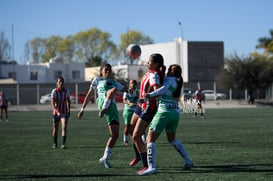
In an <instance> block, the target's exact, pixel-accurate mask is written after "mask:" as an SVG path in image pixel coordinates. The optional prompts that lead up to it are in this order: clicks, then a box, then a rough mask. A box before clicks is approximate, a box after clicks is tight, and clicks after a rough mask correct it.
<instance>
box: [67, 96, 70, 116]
mask: <svg viewBox="0 0 273 181" xmlns="http://www.w3.org/2000/svg"><path fill="white" fill-rule="evenodd" d="M70 104H71V102H70V94H69V95H68V96H67V100H66V108H67V113H68V115H70Z"/></svg>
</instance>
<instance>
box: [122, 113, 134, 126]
mask: <svg viewBox="0 0 273 181" xmlns="http://www.w3.org/2000/svg"><path fill="white" fill-rule="evenodd" d="M133 114H134V110H128V109H124V111H123V120H124V124H125V125H129V124H130V123H131V118H132V116H133Z"/></svg>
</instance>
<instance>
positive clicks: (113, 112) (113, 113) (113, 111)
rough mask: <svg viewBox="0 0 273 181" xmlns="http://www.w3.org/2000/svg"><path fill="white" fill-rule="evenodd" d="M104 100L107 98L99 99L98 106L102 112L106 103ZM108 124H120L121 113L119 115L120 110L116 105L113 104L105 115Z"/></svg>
mask: <svg viewBox="0 0 273 181" xmlns="http://www.w3.org/2000/svg"><path fill="white" fill-rule="evenodd" d="M104 99H105V97H102V96H100V97H98V98H97V105H98V108H99V109H100V110H101V108H102V105H103V103H104ZM104 116H105V118H106V121H107V124H108V125H110V124H111V123H117V124H119V113H118V109H117V105H116V103H113V102H112V103H111V104H110V106H109V108H108V110H107V112H106V113H105V114H104Z"/></svg>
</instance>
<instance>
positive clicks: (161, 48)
mask: <svg viewBox="0 0 273 181" xmlns="http://www.w3.org/2000/svg"><path fill="white" fill-rule="evenodd" d="M181 42H183V43H181ZM140 47H141V55H140V57H139V64H142V65H144V64H145V65H146V64H147V62H148V59H149V56H150V55H151V54H153V53H160V54H161V55H162V56H163V58H164V64H165V66H166V68H167V69H168V67H169V66H170V65H171V64H179V65H180V66H181V67H182V70H183V72H182V76H183V79H184V82H188V81H189V76H188V42H187V41H185V40H183V41H182V39H181V38H179V39H175V40H174V41H173V42H169V43H158V44H150V45H141V46H140ZM166 73H167V72H166Z"/></svg>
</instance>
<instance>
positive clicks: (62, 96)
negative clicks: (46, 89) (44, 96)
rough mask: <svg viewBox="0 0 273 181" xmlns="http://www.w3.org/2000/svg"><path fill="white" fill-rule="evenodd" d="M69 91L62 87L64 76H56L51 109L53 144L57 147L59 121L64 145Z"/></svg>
mask: <svg viewBox="0 0 273 181" xmlns="http://www.w3.org/2000/svg"><path fill="white" fill-rule="evenodd" d="M69 97H70V91H69V90H68V89H66V88H65V87H64V78H63V77H58V79H57V82H56V88H55V89H53V90H52V92H51V106H52V109H53V133H52V135H53V142H54V143H53V146H52V148H57V137H58V130H59V124H60V121H61V122H62V146H61V148H63V149H64V148H66V147H65V142H66V134H67V121H68V118H69V116H70V98H69Z"/></svg>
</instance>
